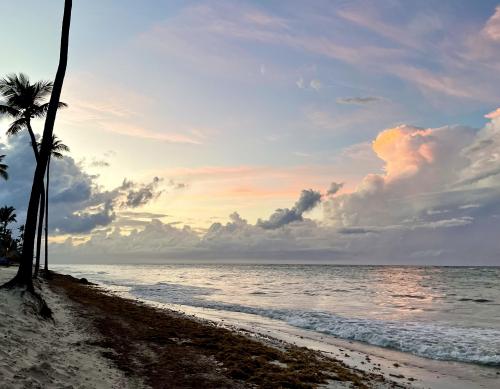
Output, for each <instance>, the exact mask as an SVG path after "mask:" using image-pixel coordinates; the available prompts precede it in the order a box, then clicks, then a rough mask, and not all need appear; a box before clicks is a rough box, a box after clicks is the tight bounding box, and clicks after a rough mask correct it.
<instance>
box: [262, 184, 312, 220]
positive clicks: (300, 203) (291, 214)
mask: <svg viewBox="0 0 500 389" xmlns="http://www.w3.org/2000/svg"><path fill="white" fill-rule="evenodd" d="M320 202H321V194H320V193H319V192H316V191H314V190H312V189H309V190H303V191H302V193H301V194H300V197H299V199H298V200H297V202H296V203H295V205H294V206H293V207H292V208H291V209H288V208H284V209H277V210H276V211H275V212H274V213H273V214H272V215H271V216H270V217H269V219H268V220H261V219H259V220H258V222H257V225H258V226H260V227H262V228H264V229H276V228H280V227H283V226H284V225H287V224H290V223H292V222H296V221H302V220H303V218H302V215H303V214H304V213H305V212H308V211H310V210H312V209H313V208H314V207H315V206H316V205H318V204H319V203H320Z"/></svg>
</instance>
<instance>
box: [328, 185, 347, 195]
mask: <svg viewBox="0 0 500 389" xmlns="http://www.w3.org/2000/svg"><path fill="white" fill-rule="evenodd" d="M343 186H344V183H343V182H340V183H339V182H332V183H331V184H330V188H328V191H327V192H326V194H327V195H328V196H334V195H335V194H337V192H338V191H339V190H340V189H342V187H343Z"/></svg>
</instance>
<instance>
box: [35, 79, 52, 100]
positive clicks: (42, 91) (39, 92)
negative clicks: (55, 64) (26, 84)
mask: <svg viewBox="0 0 500 389" xmlns="http://www.w3.org/2000/svg"><path fill="white" fill-rule="evenodd" d="M52 87H53V84H52V82H50V81H45V80H42V81H38V82H35V83H34V84H33V88H34V92H35V94H34V101H36V102H38V101H40V100H42V99H44V98H45V97H46V96H47V95H49V94H50V93H51V92H52Z"/></svg>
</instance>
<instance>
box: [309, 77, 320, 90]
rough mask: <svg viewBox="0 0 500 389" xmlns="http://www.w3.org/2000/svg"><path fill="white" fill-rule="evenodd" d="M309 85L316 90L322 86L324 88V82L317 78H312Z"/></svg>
mask: <svg viewBox="0 0 500 389" xmlns="http://www.w3.org/2000/svg"><path fill="white" fill-rule="evenodd" d="M309 86H310V87H311V88H312V89H314V90H315V91H319V90H320V89H321V88H323V84H322V83H321V81H320V80H316V79H314V80H311V82H310V83H309Z"/></svg>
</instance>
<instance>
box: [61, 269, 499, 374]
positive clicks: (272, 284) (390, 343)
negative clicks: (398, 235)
mask: <svg viewBox="0 0 500 389" xmlns="http://www.w3.org/2000/svg"><path fill="white" fill-rule="evenodd" d="M54 269H55V270H57V271H60V272H63V273H69V274H72V275H74V276H76V277H86V278H88V279H89V280H90V281H93V282H97V283H99V284H101V285H103V286H105V287H107V288H111V289H113V290H120V291H125V292H128V294H130V295H131V296H133V297H136V298H139V299H142V300H146V301H154V302H159V303H165V304H177V305H182V306H187V307H197V308H206V309H216V310H218V311H222V312H224V311H225V312H228V311H230V312H243V313H249V314H253V315H256V317H257V318H258V317H263V318H271V319H276V320H280V321H283V322H286V323H288V324H290V325H292V326H296V327H299V328H302V329H307V330H311V331H315V332H318V333H324V334H329V335H334V336H336V337H339V338H343V339H348V340H355V341H360V342H364V343H368V344H371V345H376V346H381V347H387V348H392V349H396V350H399V351H403V352H407V353H412V354H415V355H419V356H422V357H426V358H431V359H440V360H454V361H461V362H468V363H476V364H483V365H492V366H500V268H498V267H496V268H495V267H409V266H338V265H228V264H224V265H58V266H55V267H54Z"/></svg>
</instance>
